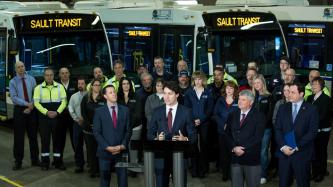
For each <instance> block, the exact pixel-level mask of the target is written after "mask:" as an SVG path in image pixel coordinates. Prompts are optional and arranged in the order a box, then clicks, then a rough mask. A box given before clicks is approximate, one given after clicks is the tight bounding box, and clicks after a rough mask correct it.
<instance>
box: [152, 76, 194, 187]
mask: <svg viewBox="0 0 333 187" xmlns="http://www.w3.org/2000/svg"><path fill="white" fill-rule="evenodd" d="M163 89H164V96H163V97H164V102H165V105H163V106H161V107H158V108H157V109H155V111H154V113H153V115H152V119H151V121H150V123H149V124H148V134H147V138H148V140H159V141H189V142H190V144H194V143H195V142H196V141H197V136H196V133H195V127H194V123H193V121H192V120H191V119H192V118H191V112H190V110H189V109H188V108H186V107H185V106H182V105H180V104H178V101H177V98H178V96H179V87H178V84H177V83H175V82H166V83H165V85H164V88H163ZM171 172H172V155H171V154H165V153H164V154H159V153H156V154H155V175H156V186H157V187H167V186H169V178H170V174H171ZM184 173H185V174H184V176H185V178H184V186H186V167H184Z"/></svg>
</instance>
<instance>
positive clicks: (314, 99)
mask: <svg viewBox="0 0 333 187" xmlns="http://www.w3.org/2000/svg"><path fill="white" fill-rule="evenodd" d="M322 93H323V91H320V92H318V93H316V95H315V96H314V97H313V102H312V103H314V102H315V101H316V100H317V99H318V97H320V95H321V94H322Z"/></svg>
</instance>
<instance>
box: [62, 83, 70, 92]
mask: <svg viewBox="0 0 333 187" xmlns="http://www.w3.org/2000/svg"><path fill="white" fill-rule="evenodd" d="M61 84H62V85H63V86H64V88H65V89H66V90H68V85H69V81H67V83H64V82H62V81H61Z"/></svg>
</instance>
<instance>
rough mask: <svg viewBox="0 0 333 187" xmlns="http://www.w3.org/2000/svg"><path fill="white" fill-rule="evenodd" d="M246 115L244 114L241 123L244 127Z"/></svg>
mask: <svg viewBox="0 0 333 187" xmlns="http://www.w3.org/2000/svg"><path fill="white" fill-rule="evenodd" d="M245 117H246V115H245V114H242V119H241V120H240V122H239V124H240V127H242V125H243V123H244V121H245Z"/></svg>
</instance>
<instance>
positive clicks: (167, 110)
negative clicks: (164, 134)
mask: <svg viewBox="0 0 333 187" xmlns="http://www.w3.org/2000/svg"><path fill="white" fill-rule="evenodd" d="M170 108H172V111H171V113H172V126H173V123H174V121H175V117H176V112H177V108H178V103H177V104H175V105H173V106H168V105H166V111H165V114H166V117H167V118H168V113H169V110H170Z"/></svg>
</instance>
